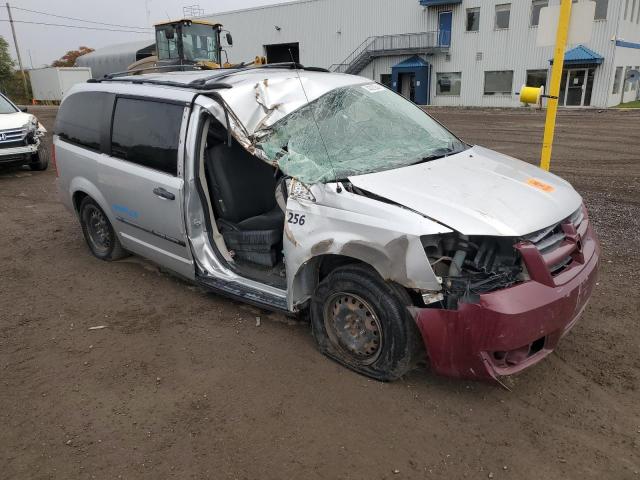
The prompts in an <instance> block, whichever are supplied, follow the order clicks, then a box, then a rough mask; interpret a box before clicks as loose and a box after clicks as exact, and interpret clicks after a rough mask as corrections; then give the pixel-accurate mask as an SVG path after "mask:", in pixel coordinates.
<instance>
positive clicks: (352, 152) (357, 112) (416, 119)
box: [256, 83, 467, 184]
mask: <svg viewBox="0 0 640 480" xmlns="http://www.w3.org/2000/svg"><path fill="white" fill-rule="evenodd" d="M256 138H258V141H257V143H256V147H257V148H258V149H261V150H262V151H263V152H264V155H266V157H267V158H268V159H269V160H270V161H272V162H276V163H277V164H278V166H279V167H280V169H281V170H282V171H283V172H284V173H285V174H286V175H289V176H291V177H294V178H298V179H299V180H301V181H303V182H305V183H309V184H312V183H317V182H330V181H335V180H342V179H345V178H347V177H349V176H353V175H361V174H365V173H373V172H379V171H383V170H391V169H394V168H399V167H404V166H407V165H412V164H414V163H417V162H420V161H427V160H431V159H434V158H439V157H443V156H445V155H448V154H451V153H456V152H459V151H462V150H464V149H466V148H467V146H466V145H465V144H464V143H462V142H461V141H460V140H458V139H457V138H456V137H455V136H453V135H452V134H451V133H450V132H448V131H447V130H446V129H445V128H444V127H442V126H441V125H439V124H438V123H437V122H435V121H434V120H433V119H432V118H431V117H429V116H428V115H427V114H426V113H425V112H423V111H422V110H420V109H419V108H418V107H417V106H415V105H414V104H413V103H411V102H409V101H408V100H406V99H405V98H403V97H401V96H400V95H398V94H396V93H394V92H392V91H391V90H388V89H387V88H385V87H383V86H381V85H378V84H375V83H370V84H365V85H355V86H348V87H343V88H338V89H335V90H332V91H331V92H329V93H327V94H325V95H324V96H322V97H320V98H318V99H317V100H314V101H313V102H311V103H309V104H307V105H305V106H304V107H302V108H300V109H298V110H296V111H295V112H293V113H291V114H289V115H288V116H286V117H285V118H283V119H282V120H280V121H278V122H276V123H275V124H274V125H272V126H271V127H269V128H268V129H267V130H266V131H263V132H260V133H258V135H256Z"/></svg>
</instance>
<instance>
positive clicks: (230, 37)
mask: <svg viewBox="0 0 640 480" xmlns="http://www.w3.org/2000/svg"><path fill="white" fill-rule="evenodd" d="M226 38H227V44H228V45H229V46H231V45H233V37H232V36H231V34H230V33H229V32H227V35H226Z"/></svg>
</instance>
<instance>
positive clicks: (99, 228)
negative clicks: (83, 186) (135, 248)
mask: <svg viewBox="0 0 640 480" xmlns="http://www.w3.org/2000/svg"><path fill="white" fill-rule="evenodd" d="M79 214H80V225H81V226H82V233H83V234H84V239H85V241H86V242H87V245H88V246H89V250H91V253H93V254H94V255H95V256H96V257H97V258H99V259H100V260H105V261H107V262H111V261H114V260H120V259H121V258H124V257H126V256H127V255H128V253H127V251H126V250H125V249H124V248H122V245H121V244H120V240H118V236H117V235H116V232H115V231H114V230H113V227H112V226H111V222H109V218H108V217H107V215H106V214H105V213H104V211H103V210H102V209H101V208H100V206H99V205H98V204H97V203H96V202H95V201H94V200H93V198H91V197H85V198H84V199H83V200H82V202H80V209H79Z"/></svg>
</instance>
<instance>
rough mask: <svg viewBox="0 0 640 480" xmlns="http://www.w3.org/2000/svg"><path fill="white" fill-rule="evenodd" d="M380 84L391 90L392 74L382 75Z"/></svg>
mask: <svg viewBox="0 0 640 480" xmlns="http://www.w3.org/2000/svg"><path fill="white" fill-rule="evenodd" d="M380 83H381V84H382V85H384V86H385V87H389V88H391V83H392V80H391V74H390V73H382V74H380Z"/></svg>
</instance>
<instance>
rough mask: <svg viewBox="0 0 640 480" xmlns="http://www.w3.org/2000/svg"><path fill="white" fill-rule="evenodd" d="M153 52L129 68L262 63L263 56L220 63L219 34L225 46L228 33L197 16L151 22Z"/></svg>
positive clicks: (145, 68)
mask: <svg viewBox="0 0 640 480" xmlns="http://www.w3.org/2000/svg"><path fill="white" fill-rule="evenodd" d="M154 27H155V33H156V51H155V55H152V56H150V57H146V58H143V59H141V60H138V61H137V62H135V63H133V64H131V65H129V68H128V71H130V72H140V73H142V72H144V73H149V72H153V71H154V70H155V69H156V67H159V68H158V69H157V70H155V71H163V72H166V71H168V70H171V67H172V66H175V67H176V68H175V69H176V70H180V69H181V67H183V66H187V65H188V66H192V65H197V66H199V67H201V68H203V69H216V68H231V67H237V66H243V67H247V66H250V65H264V64H265V63H267V62H266V59H265V58H264V57H259V56H258V57H255V59H254V60H253V61H251V62H249V63H242V64H231V63H229V60H228V58H227V59H226V60H225V62H224V63H223V60H222V54H223V53H225V54H226V52H224V50H223V49H222V43H221V41H220V40H221V36H222V33H223V32H224V33H225V40H226V42H227V44H228V45H229V46H231V45H233V39H232V37H231V33H229V32H227V31H224V30H222V25H221V24H220V23H215V22H208V21H205V20H197V19H180V20H175V21H168V22H163V23H158V24H156V25H155V26H154Z"/></svg>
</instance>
